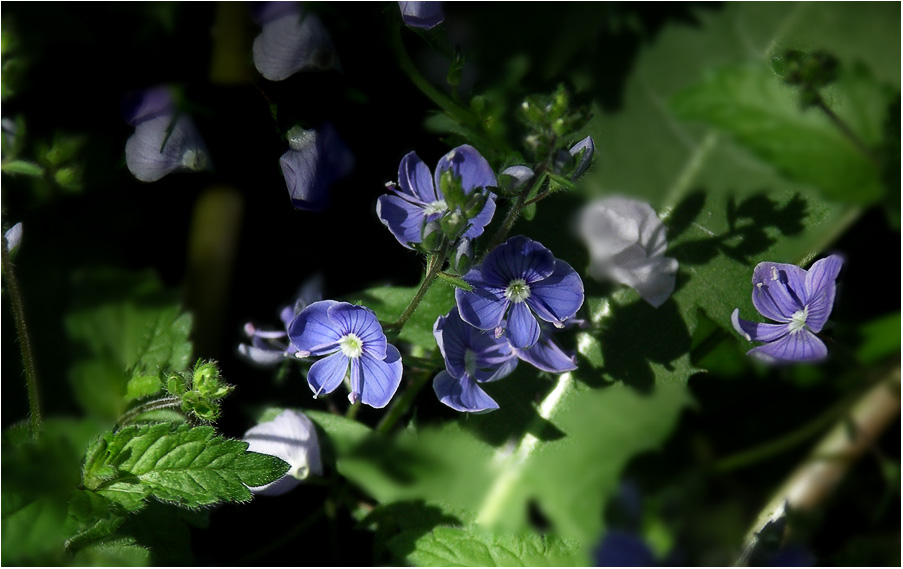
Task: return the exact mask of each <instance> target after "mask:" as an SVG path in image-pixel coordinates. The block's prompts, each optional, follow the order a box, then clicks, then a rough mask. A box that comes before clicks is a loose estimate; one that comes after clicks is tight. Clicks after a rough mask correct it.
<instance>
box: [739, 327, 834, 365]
mask: <svg viewBox="0 0 903 569" xmlns="http://www.w3.org/2000/svg"><path fill="white" fill-rule="evenodd" d="M746 353H747V354H748V355H750V356H754V357H757V358H759V359H761V360H764V361H766V362H774V361H781V362H815V361H819V360H823V359H824V358H825V357H826V356H827V355H828V348H827V347H826V346H825V343H824V342H822V341H821V340H820V339H819V338H818V337H817V336H816V335H815V334H813V333H812V332H810V331H809V330H805V329H803V330H800V331H799V332H795V333H793V334H787V335H786V336H784V337H783V338H780V339H778V340H776V341H774V342H771V343H770V344H764V345H762V346H759V347H757V348H753V349H752V350H750V351H748V352H746Z"/></svg>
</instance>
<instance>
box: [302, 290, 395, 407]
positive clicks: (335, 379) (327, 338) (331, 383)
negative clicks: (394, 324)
mask: <svg viewBox="0 0 903 569" xmlns="http://www.w3.org/2000/svg"><path fill="white" fill-rule="evenodd" d="M288 335H289V338H290V339H291V341H292V344H293V345H294V346H295V348H296V349H297V350H298V351H297V352H296V353H295V357H308V356H326V357H325V358H323V359H321V360H318V361H317V362H315V363H314V365H312V366H311V367H310V371H308V373H307V383H308V385H309V386H310V389H311V391H313V392H314V397H317V396H318V395H320V394H321V393H332V392H333V391H334V390H335V388H337V387H338V386H339V384H341V383H342V381H343V380H344V379H345V378H346V377H349V379H350V383H351V393H350V394H349V395H348V399H349V400H350V401H351V402H352V403H356V402H357V401H361V402H363V403H364V404H366V405H369V406H371V407H376V408H382V407H385V406H386V404H388V403H389V400H390V399H392V396H393V395H395V391H396V390H397V389H398V384H399V383H400V382H401V368H402V366H401V354H399V353H398V350H397V349H396V348H395V346H393V345H392V344H389V343H387V341H386V335H385V334H384V333H383V330H382V327H380V325H379V321H378V320H377V319H376V315H375V314H374V313H373V311H371V310H370V309H368V308H365V307H363V306H355V305H352V304H349V303H347V302H336V301H334V300H321V301H319V302H314V303H313V304H311V305H310V306H308V307H307V308H305V309H304V310H302V311H301V313H300V314H298V316H296V317H295V319H294V320H293V321H292V323H291V324H290V325H289V329H288Z"/></svg>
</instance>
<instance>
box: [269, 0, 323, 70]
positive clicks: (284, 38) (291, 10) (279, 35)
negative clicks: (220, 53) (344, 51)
mask: <svg viewBox="0 0 903 569" xmlns="http://www.w3.org/2000/svg"><path fill="white" fill-rule="evenodd" d="M255 19H256V20H257V23H258V24H260V25H262V26H263V29H262V30H261V32H260V34H259V35H258V36H257V37H256V38H254V45H253V47H252V53H253V56H254V67H256V68H257V71H259V72H260V74H261V75H263V76H264V77H266V78H267V79H269V80H270V81H282V80H283V79H287V78H288V77H290V76H292V75H294V74H295V73H297V72H299V71H323V70H327V69H332V68H334V67H336V68H338V67H339V59H338V56H337V55H336V51H335V47H334V46H333V44H332V39H331V38H330V37H329V33H328V32H327V31H326V28H324V27H323V23H322V22H320V19H319V18H318V17H317V16H316V15H315V14H302V13H301V8H300V6H299V5H298V3H297V2H264V3H262V5H261V6H260V7H259V8H258V9H257V10H256V14H255Z"/></svg>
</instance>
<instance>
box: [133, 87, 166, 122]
mask: <svg viewBox="0 0 903 569" xmlns="http://www.w3.org/2000/svg"><path fill="white" fill-rule="evenodd" d="M172 112H173V101H172V95H171V94H170V92H169V88H168V87H153V88H151V89H145V90H144V91H141V92H138V93H131V94H129V95H127V96H126V100H125V101H124V102H123V114H124V115H125V121H126V122H127V123H129V124H130V125H132V126H137V125H138V124H139V123H142V122H144V121H147V120H150V119H152V118H154V117H156V116H159V115H162V114H166V115H169V116H172Z"/></svg>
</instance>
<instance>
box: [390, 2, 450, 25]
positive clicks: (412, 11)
mask: <svg viewBox="0 0 903 569" xmlns="http://www.w3.org/2000/svg"><path fill="white" fill-rule="evenodd" d="M398 7H399V8H400V9H401V19H402V20H403V21H404V23H405V24H406V25H408V26H411V27H412V28H420V29H423V30H429V29H431V28H435V27H436V26H438V25H439V24H441V23H442V22H443V21H444V20H445V14H444V13H443V12H442V3H441V2H399V3H398Z"/></svg>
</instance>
